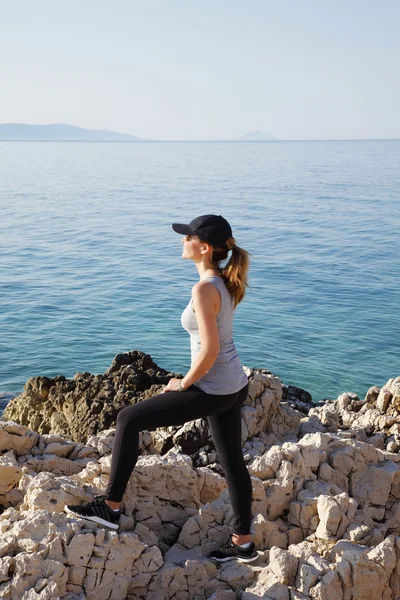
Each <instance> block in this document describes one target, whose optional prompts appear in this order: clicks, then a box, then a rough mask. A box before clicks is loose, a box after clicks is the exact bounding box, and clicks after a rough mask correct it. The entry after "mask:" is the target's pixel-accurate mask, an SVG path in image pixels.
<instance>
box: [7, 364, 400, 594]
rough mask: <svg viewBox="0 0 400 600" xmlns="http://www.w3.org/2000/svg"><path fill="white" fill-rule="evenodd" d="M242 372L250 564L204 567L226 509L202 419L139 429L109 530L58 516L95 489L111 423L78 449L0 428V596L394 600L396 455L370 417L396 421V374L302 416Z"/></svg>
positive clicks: (399, 515)
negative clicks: (117, 515) (253, 551)
mask: <svg viewBox="0 0 400 600" xmlns="http://www.w3.org/2000/svg"><path fill="white" fill-rule="evenodd" d="M247 374H248V376H249V384H250V386H249V398H248V399H247V401H246V404H245V405H244V406H243V409H242V416H243V428H242V442H243V454H244V457H245V460H246V462H247V466H248V469H249V472H250V474H251V477H252V484H253V506H252V512H253V521H252V536H253V540H254V542H255V543H256V546H257V549H258V550H259V558H258V560H257V561H255V562H253V563H249V564H244V563H242V564H240V563H235V562H228V563H222V564H220V565H219V564H214V563H213V562H212V561H210V560H208V559H207V558H206V557H205V555H206V553H207V552H209V551H210V550H212V549H213V548H215V547H216V546H218V545H219V544H220V543H221V542H222V541H224V540H225V539H226V538H227V537H228V535H229V532H230V530H231V527H232V522H233V515H232V509H231V505H230V501H229V495H228V491H227V487H226V482H225V479H224V477H223V473H222V471H221V467H220V466H219V464H218V457H217V456H216V453H215V450H214V448H213V446H212V444H211V442H210V439H208V437H207V436H208V432H207V429H206V428H205V423H204V422H202V421H200V422H196V421H195V422H192V423H188V424H186V425H185V426H183V427H180V428H165V429H160V430H156V431H154V432H151V433H150V432H142V434H141V455H140V457H139V460H138V463H137V465H136V468H135V470H134V472H133V473H132V476H131V478H130V481H129V483H128V487H127V490H126V492H125V495H124V501H123V509H124V516H123V518H122V520H121V525H120V529H119V530H118V532H114V531H109V530H106V529H104V528H101V527H100V526H97V525H96V524H94V523H90V522H86V521H84V520H81V519H77V518H74V517H72V516H67V515H66V514H65V513H64V512H63V508H64V505H65V504H67V503H80V502H84V501H87V500H89V499H90V498H92V497H93V496H94V495H95V494H98V493H100V492H102V491H103V490H104V488H105V486H106V484H107V481H108V476H109V471H110V461H111V450H112V441H113V435H114V430H113V429H109V428H107V429H106V430H105V431H96V432H95V433H94V434H91V437H89V436H88V438H87V439H85V440H84V442H82V441H73V440H71V438H68V439H64V438H63V437H62V436H61V435H58V434H55V433H54V434H49V433H46V434H43V433H40V432H39V433H37V432H34V431H33V430H31V429H29V428H27V427H24V426H23V425H21V424H17V423H15V422H13V421H0V504H1V506H2V513H1V514H0V598H1V599H2V600H3V599H4V600H17V599H18V600H21V599H22V600H31V599H35V600H56V599H69V600H84V599H86V598H88V599H93V600H94V599H96V600H102V599H103V598H104V599H114V600H124V599H127V600H142V599H143V600H144V599H147V598H148V599H150V600H167V599H168V600H170V599H171V600H172V599H174V600H233V599H234V598H242V599H244V600H256V599H258V598H263V599H266V600H268V599H270V600H399V599H400V455H399V453H398V452H397V449H396V452H390V451H388V446H389V444H390V443H391V441H395V440H394V439H393V440H390V441H388V438H390V437H391V436H394V433H393V431H392V432H389V431H388V430H387V427H386V425H385V426H383V424H384V423H387V421H382V420H381V421H379V418H380V417H382V416H389V417H390V418H396V419H397V416H396V415H395V411H396V410H397V402H398V389H399V386H400V377H398V378H397V379H392V380H390V381H389V382H388V383H387V384H386V385H385V386H384V388H382V390H383V391H382V390H380V389H379V388H371V390H369V392H368V394H367V397H366V399H365V400H364V401H363V402H361V401H360V400H358V399H357V397H356V396H355V394H350V393H347V394H342V395H341V396H340V397H339V399H338V400H337V401H336V402H328V403H326V404H325V405H323V406H319V407H314V408H311V409H310V410H309V413H308V414H307V410H306V408H305V407H304V405H301V404H299V406H298V408H300V410H297V408H296V405H295V403H293V401H292V400H288V395H287V393H286V395H285V394H284V393H283V392H284V387H283V386H282V384H281V382H280V380H279V379H278V378H276V377H274V376H273V375H272V374H271V373H269V372H268V371H265V370H262V369H255V370H253V369H247ZM283 397H284V398H286V402H282V398H283ZM297 399H298V400H299V401H302V402H303V401H304V398H303V400H301V394H300V393H298V394H297ZM364 407H366V408H365V410H364V411H363V412H362V410H363V408H364ZM369 411H379V415H380V417H378V416H377V415H378V412H372V413H370V412H369ZM360 413H361V414H360ZM365 414H368V415H369V417H371V418H372V416H373V417H374V421H373V426H372V427H373V428H372V429H371V430H368V432H366V431H365V429H366V427H364V430H363V426H360V420H359V419H360V418H361V419H364V418H366V417H365V416H363V415H365ZM349 415H350V416H349ZM353 422H355V428H354V429H353V428H352V423H353ZM396 422H397V421H396ZM391 427H393V425H390V427H389V429H390V428H391ZM387 434H388V435H387ZM377 436H378V437H377ZM379 436H383V437H379ZM371 440H372V443H371ZM390 448H391V449H392V450H394V449H395V446H391V447H390Z"/></svg>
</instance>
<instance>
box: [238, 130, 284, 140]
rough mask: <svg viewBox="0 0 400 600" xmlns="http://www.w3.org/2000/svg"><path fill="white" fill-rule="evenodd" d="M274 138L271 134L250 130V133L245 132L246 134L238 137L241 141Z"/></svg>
mask: <svg viewBox="0 0 400 600" xmlns="http://www.w3.org/2000/svg"><path fill="white" fill-rule="evenodd" d="M275 139H276V138H274V137H272V135H267V134H266V133H263V132H262V131H250V133H246V135H242V136H241V137H240V138H239V141H241V142H268V141H271V140H275Z"/></svg>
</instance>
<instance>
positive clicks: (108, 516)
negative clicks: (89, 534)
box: [64, 496, 121, 529]
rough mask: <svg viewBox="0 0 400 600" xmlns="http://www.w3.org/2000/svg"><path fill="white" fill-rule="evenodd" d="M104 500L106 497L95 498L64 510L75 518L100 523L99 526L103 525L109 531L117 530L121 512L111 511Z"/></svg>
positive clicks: (68, 506) (66, 507)
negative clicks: (109, 529) (108, 528)
mask: <svg viewBox="0 0 400 600" xmlns="http://www.w3.org/2000/svg"><path fill="white" fill-rule="evenodd" d="M106 499H107V496H95V497H94V499H93V500H92V502H87V503H86V504H81V505H79V506H78V505H77V506H74V505H67V506H65V508H64V510H65V512H66V513H68V514H70V515H73V516H75V517H80V518H81V519H87V520H88V521H93V522H94V523H100V525H105V526H106V527H110V528H111V529H118V525H119V518H120V516H121V511H120V510H119V511H118V512H114V511H113V510H111V508H110V507H109V506H108V504H106V502H105V500H106Z"/></svg>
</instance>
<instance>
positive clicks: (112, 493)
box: [106, 383, 252, 535]
mask: <svg viewBox="0 0 400 600" xmlns="http://www.w3.org/2000/svg"><path fill="white" fill-rule="evenodd" d="M248 388H249V385H248V383H247V384H246V385H245V387H243V388H242V389H241V390H240V391H239V392H235V393H234V394H226V395H225V394H224V395H214V394H206V393H205V392H203V391H202V390H200V389H199V388H198V387H196V385H191V386H190V387H189V388H188V389H187V390H185V391H184V392H177V391H173V392H163V393H161V394H157V395H156V396H152V398H148V399H147V400H143V401H142V402H139V403H138V404H134V405H133V406H127V407H126V408H124V409H123V410H121V412H120V413H119V414H118V418H117V430H116V433H115V440H114V445H113V450H112V459H111V474H110V480H109V484H108V487H107V492H106V494H107V498H108V499H109V500H113V501H114V502H121V500H122V496H123V495H124V492H125V489H126V486H127V484H128V481H129V477H130V476H131V473H132V470H133V468H134V466H135V464H136V461H137V458H138V454H139V432H140V431H143V430H144V429H147V430H152V429H156V428H157V427H168V426H170V425H183V423H186V422H187V421H193V420H195V419H201V418H204V417H208V422H209V424H210V430H211V435H212V438H213V440H214V444H215V448H216V450H217V454H218V458H219V461H220V463H221V465H222V467H223V469H224V471H225V476H226V480H227V483H228V490H229V494H230V497H231V502H232V509H233V514H234V517H235V523H234V530H233V533H236V534H239V535H247V534H249V533H250V523H251V502H252V486H251V479H250V475H249V473H248V471H247V468H246V465H245V463H244V460H243V454H242V443H241V417H240V408H241V406H242V404H243V403H244V401H245V400H246V398H247V394H248Z"/></svg>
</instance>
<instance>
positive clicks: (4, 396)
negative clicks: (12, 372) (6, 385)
mask: <svg viewBox="0 0 400 600" xmlns="http://www.w3.org/2000/svg"><path fill="white" fill-rule="evenodd" d="M15 396H16V394H13V393H12V392H0V418H1V415H2V414H3V411H4V409H5V408H6V406H7V404H8V403H9V402H10V400H12V399H13V398H15Z"/></svg>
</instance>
